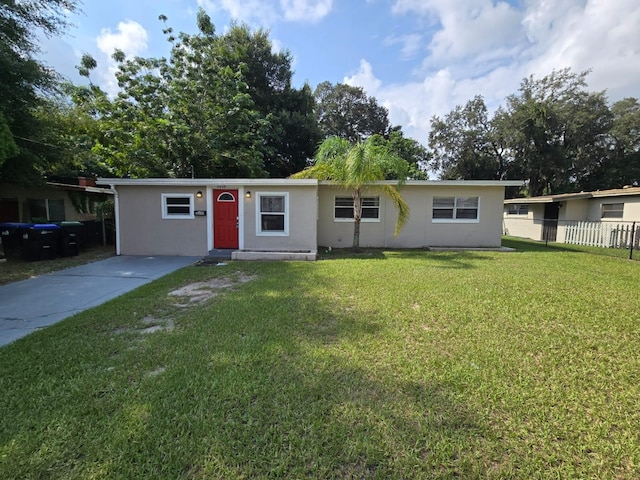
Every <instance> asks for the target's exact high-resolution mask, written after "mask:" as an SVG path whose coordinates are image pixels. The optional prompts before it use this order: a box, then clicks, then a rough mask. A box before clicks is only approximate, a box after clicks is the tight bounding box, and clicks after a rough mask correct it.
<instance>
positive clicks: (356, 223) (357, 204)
mask: <svg viewBox="0 0 640 480" xmlns="http://www.w3.org/2000/svg"><path fill="white" fill-rule="evenodd" d="M361 202H362V200H361V198H360V190H358V189H356V190H354V191H353V249H354V250H359V249H360V220H361V218H362V204H361Z"/></svg>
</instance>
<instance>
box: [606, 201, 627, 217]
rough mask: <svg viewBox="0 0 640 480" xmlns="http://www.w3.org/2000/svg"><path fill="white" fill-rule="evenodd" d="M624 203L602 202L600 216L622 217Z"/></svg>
mask: <svg viewBox="0 0 640 480" xmlns="http://www.w3.org/2000/svg"><path fill="white" fill-rule="evenodd" d="M623 212H624V203H603V204H602V218H622V216H623Z"/></svg>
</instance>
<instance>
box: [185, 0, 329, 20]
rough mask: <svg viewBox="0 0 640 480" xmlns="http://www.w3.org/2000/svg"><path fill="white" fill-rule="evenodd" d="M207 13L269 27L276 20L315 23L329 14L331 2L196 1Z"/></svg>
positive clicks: (272, 0) (326, 0)
mask: <svg viewBox="0 0 640 480" xmlns="http://www.w3.org/2000/svg"><path fill="white" fill-rule="evenodd" d="M197 1H198V6H200V7H202V8H204V9H205V10H207V11H208V12H215V11H218V10H224V11H226V12H227V13H228V14H229V16H230V17H231V18H233V19H237V20H242V21H246V22H255V23H257V24H260V25H271V24H273V23H275V22H277V21H278V20H282V19H284V20H287V21H292V22H316V21H318V20H320V19H322V18H324V17H325V16H326V15H328V14H329V12H331V9H332V7H333V0H279V2H278V1H277V0H197Z"/></svg>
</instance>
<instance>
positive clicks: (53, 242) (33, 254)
mask: <svg viewBox="0 0 640 480" xmlns="http://www.w3.org/2000/svg"><path fill="white" fill-rule="evenodd" d="M59 237H60V227H59V226H58V225H55V224H53V223H36V224H33V225H31V226H30V227H29V228H27V229H26V232H25V233H23V235H22V240H23V249H22V251H23V256H24V258H25V260H51V259H53V258H56V256H57V255H58V239H59Z"/></svg>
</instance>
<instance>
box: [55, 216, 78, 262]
mask: <svg viewBox="0 0 640 480" xmlns="http://www.w3.org/2000/svg"><path fill="white" fill-rule="evenodd" d="M57 225H59V226H60V237H59V240H58V252H59V253H60V255H62V256H63V257H71V256H73V255H78V254H79V253H80V247H81V244H82V240H81V236H82V229H83V228H84V227H83V225H82V223H80V222H59V223H57Z"/></svg>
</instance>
